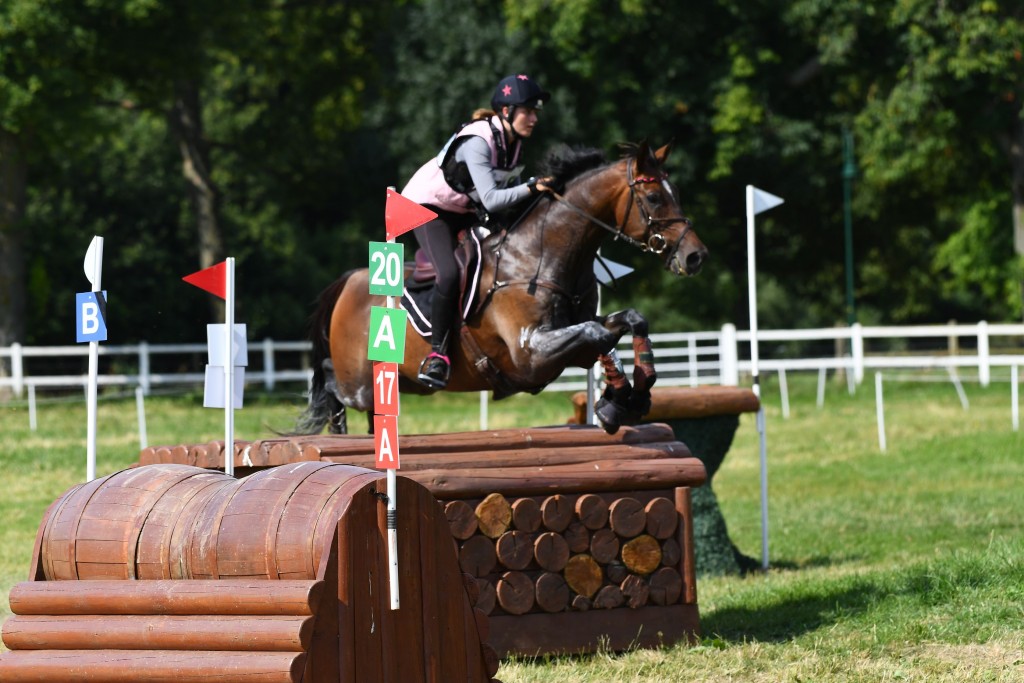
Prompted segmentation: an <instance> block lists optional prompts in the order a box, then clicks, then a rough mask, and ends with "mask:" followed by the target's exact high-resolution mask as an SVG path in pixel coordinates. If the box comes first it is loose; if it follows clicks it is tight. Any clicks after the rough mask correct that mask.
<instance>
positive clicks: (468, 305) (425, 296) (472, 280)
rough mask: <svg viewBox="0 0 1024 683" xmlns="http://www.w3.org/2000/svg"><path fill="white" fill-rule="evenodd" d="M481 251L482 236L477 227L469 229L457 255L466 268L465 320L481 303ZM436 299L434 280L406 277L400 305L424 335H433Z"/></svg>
mask: <svg viewBox="0 0 1024 683" xmlns="http://www.w3.org/2000/svg"><path fill="white" fill-rule="evenodd" d="M480 250H481V240H480V235H479V234H477V231H476V230H468V231H467V232H466V239H465V240H463V241H462V243H461V244H460V245H459V249H458V252H457V254H456V261H458V263H459V265H460V267H461V268H462V273H461V276H460V277H459V311H460V312H461V314H462V319H463V320H465V319H466V318H468V317H469V316H470V315H471V314H472V313H473V312H474V311H475V310H476V307H477V304H478V303H479V301H478V299H479V296H478V290H479V288H480V271H481V269H482V268H481V266H482V264H481V259H480ZM433 298H434V285H433V283H430V284H428V283H424V282H414V281H412V276H410V277H409V278H406V281H405V287H404V288H403V290H402V298H401V300H400V302H399V305H400V306H401V307H402V308H403V309H405V310H406V311H407V312H408V313H409V322H411V323H412V327H413V329H414V330H416V332H417V334H419V335H420V336H421V337H429V336H430V333H431V330H432V327H431V325H430V311H431V302H432V301H433Z"/></svg>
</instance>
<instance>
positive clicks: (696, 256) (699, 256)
mask: <svg viewBox="0 0 1024 683" xmlns="http://www.w3.org/2000/svg"><path fill="white" fill-rule="evenodd" d="M705 256H707V252H706V251H691V252H690V253H689V254H687V255H686V269H687V270H689V271H693V270H696V269H697V268H700V266H701V264H702V263H704V257H705Z"/></svg>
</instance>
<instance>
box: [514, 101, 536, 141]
mask: <svg viewBox="0 0 1024 683" xmlns="http://www.w3.org/2000/svg"><path fill="white" fill-rule="evenodd" d="M536 125H537V110H536V109H534V108H532V107H516V109H515V113H514V114H513V115H512V129H513V130H514V131H515V132H516V134H517V135H518V136H519V137H522V138H528V137H530V135H532V134H533V127H534V126H536Z"/></svg>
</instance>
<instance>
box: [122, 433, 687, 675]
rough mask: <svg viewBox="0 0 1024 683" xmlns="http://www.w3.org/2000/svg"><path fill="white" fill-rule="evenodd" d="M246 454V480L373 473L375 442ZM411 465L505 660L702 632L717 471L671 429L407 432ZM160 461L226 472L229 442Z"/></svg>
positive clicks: (353, 439)
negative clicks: (698, 532) (709, 473)
mask: <svg viewBox="0 0 1024 683" xmlns="http://www.w3.org/2000/svg"><path fill="white" fill-rule="evenodd" d="M234 458H235V463H234V464H235V471H236V474H239V475H244V474H246V473H249V472H257V471H261V470H263V469H266V468H272V467H278V466H282V465H290V464H293V463H299V462H330V463H343V464H346V465H352V466H359V467H371V466H372V465H373V460H374V445H373V438H372V437H370V436H353V435H345V436H313V437H291V438H275V439H266V440H261V441H253V442H236V444H235V453H234ZM401 458H402V463H401V464H402V468H401V470H400V471H399V473H400V475H401V476H400V479H403V478H405V479H411V480H413V481H415V482H418V483H419V484H421V485H422V486H423V487H425V488H426V489H427V490H429V491H430V492H431V493H432V494H433V495H434V496H435V497H436V498H437V499H438V500H439V501H441V502H442V503H443V505H444V515H445V516H446V518H447V521H448V528H449V530H450V539H451V540H449V541H448V544H449V546H451V545H454V548H455V551H456V552H455V553H452V555H453V556H455V555H457V561H458V562H459V564H460V567H461V569H462V571H463V572H465V573H467V574H470V575H472V576H473V577H475V579H476V580H475V581H474V582H472V584H471V586H470V592H471V594H473V596H474V597H475V598H476V600H477V602H476V608H477V609H478V610H479V611H480V612H482V613H484V614H486V615H488V616H489V617H490V618H489V620H488V622H489V639H488V643H489V644H490V645H491V646H493V647H494V648H495V650H496V651H497V652H498V653H499V655H501V656H504V655H507V654H511V653H517V654H525V655H534V654H538V653H577V652H585V651H594V650H597V649H598V648H599V647H606V648H609V649H612V650H623V649H627V648H629V647H633V646H640V647H650V646H657V645H661V644H667V643H672V642H677V641H680V640H685V639H690V638H693V637H695V636H696V635H697V634H698V632H699V613H698V608H697V595H696V578H695V572H694V559H693V539H692V533H693V527H692V519H691V513H690V487H691V486H699V485H700V484H701V483H703V481H704V479H705V471H704V467H703V465H702V464H701V462H700V461H699V460H697V459H696V458H694V457H692V456H691V454H690V451H689V450H688V449H687V447H686V446H685V445H684V444H683V443H680V442H679V441H677V440H676V439H675V437H674V436H673V434H672V430H671V429H670V428H669V427H668V426H666V425H658V424H653V425H644V426H641V427H624V428H622V429H621V430H620V431H619V432H618V433H617V434H615V435H608V434H605V433H604V431H603V430H601V429H598V428H593V427H587V426H582V427H571V426H561V427H546V428H533V429H508V430H498V431H488V432H467V433H457V434H437V435H411V436H405V435H403V437H402V442H401ZM161 462H163V463H170V462H177V463H187V464H190V465H196V466H199V467H205V468H210V469H218V468H220V467H223V462H224V457H223V444H222V443H221V442H211V443H207V444H192V445H179V446H173V447H152V448H147V449H145V450H143V451H142V452H141V454H140V463H142V464H147V463H161ZM401 506H402V501H401V498H399V509H401ZM399 538H400V539H402V538H408V537H406V536H403V535H402V534H401V533H400V534H399ZM401 543H402V541H401V540H400V544H401ZM403 600H404V598H403ZM403 609H404V608H403Z"/></svg>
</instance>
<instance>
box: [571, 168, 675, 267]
mask: <svg viewBox="0 0 1024 683" xmlns="http://www.w3.org/2000/svg"><path fill="white" fill-rule="evenodd" d="M649 183H661V184H662V185H663V186H664V187H665V189H666V191H668V193H669V196H672V195H673V193H672V191H671V190H670V189H669V188H668V174H666V173H664V172H662V173H661V174H659V175H658V176H637V177H635V178H634V177H633V165H632V164H630V163H629V162H628V161H627V162H626V184H627V185H628V187H629V203H628V204H626V213H625V215H624V216H623V217H622V225H620V226H617V227H613V226H611V225H608V224H607V223H605V222H604V221H602V220H600V219H599V218H595V217H594V216H592V215H590V214H589V213H587V212H586V211H584V210H583V209H581V208H580V207H578V206H576V205H575V204H573V203H572V202H570V201H569V200H567V199H566V198H565V197H563V196H562V195H560V194H558V193H557V192H555V191H553V190H552V191H551V195H552V196H553V197H554V198H555V200H556V201H558V202H559V203H561V204H564V205H565V206H567V207H569V208H570V209H572V210H573V211H575V212H576V213H578V214H579V215H581V216H583V217H584V218H586V219H588V220H589V221H590V222H592V223H594V224H595V225H597V226H599V227H601V228H603V229H604V230H606V231H608V232H610V233H612V234H613V235H614V236H615V237H614V239H615V240H622V241H623V242H625V243H626V244H629V245H630V246H633V247H636V248H637V249H639V250H640V251H642V252H645V253H646V252H651V253H652V254H662V253H664V252H665V249H666V248H667V247H668V240H667V239H665V236H664V235H663V234H662V232H663V231H664V230H665V229H666V228H667V227H668V226H669V225H672V224H674V223H682V224H683V225H684V226H685V228H684V229H683V232H682V234H680V235H679V239H677V240H676V244H675V246H678V245H679V243H680V242H682V241H683V239H685V238H686V235H687V234H688V233H689V232H691V231H692V230H693V225H692V224H691V222H690V219H689V218H687V217H686V216H682V215H680V216H670V217H668V218H655V217H654V216H652V215H651V212H650V211H649V210H648V208H647V205H646V204H645V203H644V201H643V199H642V198H641V197H640V195H639V191H638V190H637V185H646V184H649ZM634 204H636V207H637V211H639V212H640V217H641V218H642V219H643V221H644V223H645V224H646V227H647V229H646V231H645V232H644V237H643V239H642V240H638V239H635V238H633V237H630V236H629V235H627V234H626V226H627V225H629V214H630V213H631V212H632V211H633V205H634ZM673 251H674V249H673Z"/></svg>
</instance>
